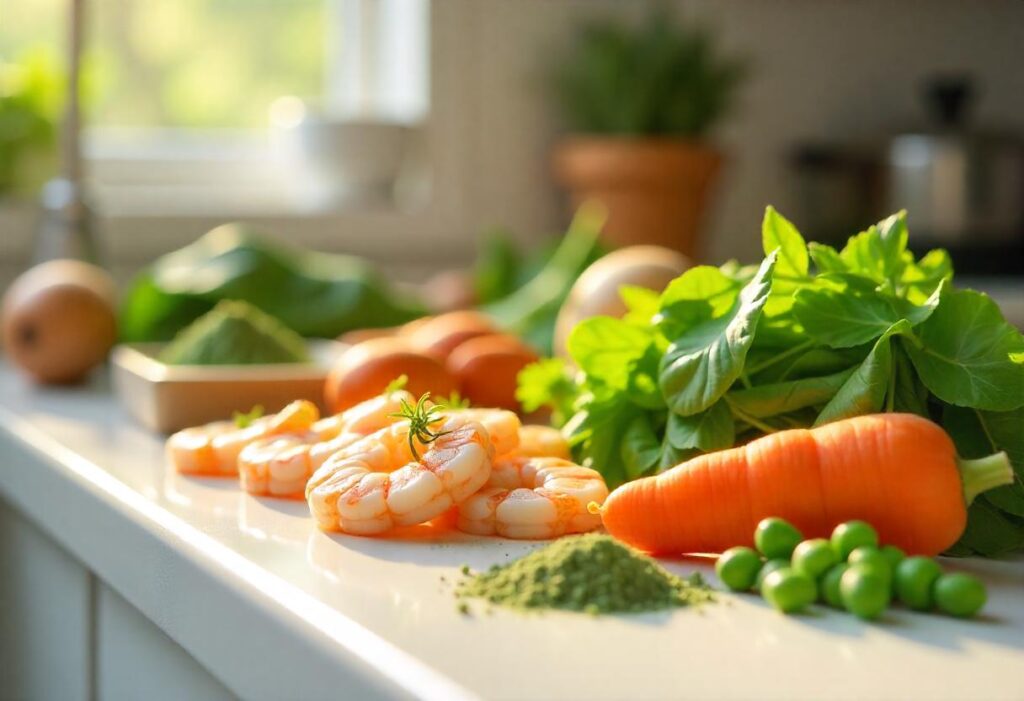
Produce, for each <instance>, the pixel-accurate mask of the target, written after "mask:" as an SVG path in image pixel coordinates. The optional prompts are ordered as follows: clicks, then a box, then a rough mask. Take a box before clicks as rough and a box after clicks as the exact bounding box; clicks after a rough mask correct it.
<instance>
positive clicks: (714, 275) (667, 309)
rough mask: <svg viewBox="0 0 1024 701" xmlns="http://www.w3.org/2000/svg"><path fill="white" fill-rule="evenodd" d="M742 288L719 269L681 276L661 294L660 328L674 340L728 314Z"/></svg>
mask: <svg viewBox="0 0 1024 701" xmlns="http://www.w3.org/2000/svg"><path fill="white" fill-rule="evenodd" d="M741 288H742V285H741V284H740V283H739V282H738V281H737V280H734V279H733V278H731V277H728V276H726V275H725V274H724V273H722V271H720V270H719V269H718V268H713V267H711V266H709V265H699V266H697V267H695V268H690V269H689V270H687V271H686V272H685V273H683V274H682V275H680V276H679V277H677V278H676V279H675V280H673V281H672V282H671V283H669V285H668V287H666V288H665V291H664V292H663V293H662V294H661V302H660V308H659V314H658V319H657V324H658V327H659V328H660V330H661V332H662V333H663V334H664V335H665V336H666V337H667V338H673V337H675V336H678V335H679V334H681V333H683V332H685V331H687V330H689V329H691V328H692V327H694V326H696V325H697V324H700V323H702V322H705V321H708V320H710V319H717V318H720V317H722V316H723V315H725V314H727V313H728V312H729V310H730V309H732V308H733V306H734V305H735V303H736V299H737V297H739V294H740V289H741Z"/></svg>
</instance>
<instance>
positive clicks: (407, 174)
mask: <svg viewBox="0 0 1024 701" xmlns="http://www.w3.org/2000/svg"><path fill="white" fill-rule="evenodd" d="M72 4H73V3H72V2H71V0H0V286H2V287H6V285H7V283H8V282H9V280H10V279H12V278H13V277H14V275H16V274H17V272H18V271H20V270H21V269H23V268H24V267H25V266H26V265H27V264H28V262H29V261H30V260H31V259H32V258H33V256H34V255H38V254H39V253H38V252H39V245H40V242H39V239H38V235H39V232H40V230H41V224H42V222H41V221H40V201H41V197H42V195H41V194H40V192H41V188H42V187H43V184H44V183H45V182H47V180H49V179H50V178H52V177H53V176H54V175H55V174H56V173H57V170H58V162H59V160H60V159H59V157H58V144H59V142H60V136H59V124H60V122H61V117H60V115H61V114H62V110H63V107H64V105H65V102H66V101H65V99H64V94H65V92H66V90H65V86H66V65H67V53H68V46H69V43H70V42H69V36H70V34H71V32H70V30H69V27H68V22H69V19H68V18H69V14H70V13H69V8H70V7H71V6H72ZM76 4H77V5H78V6H79V9H80V10H82V11H83V15H82V16H83V17H84V20H83V22H82V37H83V42H84V50H83V52H82V61H81V75H82V80H81V91H80V94H81V103H82V114H83V117H82V129H81V137H82V138H81V143H82V148H81V152H82V157H83V160H82V166H83V167H82V172H83V174H84V192H85V194H86V196H87V198H88V201H89V203H90V205H91V208H92V211H93V213H94V219H93V221H92V224H93V226H92V232H93V236H94V238H95V243H96V244H97V246H96V248H97V251H98V255H99V256H100V259H101V260H102V262H103V263H104V264H105V265H106V266H107V267H108V268H110V269H111V270H112V271H113V272H114V273H115V275H116V276H117V277H119V278H120V279H126V278H127V277H128V276H130V275H131V274H132V273H133V272H134V271H136V270H137V269H139V268H140V267H141V266H143V265H145V264H147V263H149V262H151V261H152V260H153V259H154V258H155V257H157V256H159V255H161V254H163V253H165V252H168V251H171V250H174V249H177V248H180V247H181V246H184V245H186V244H188V243H190V242H191V241H193V240H195V239H196V238H197V237H198V236H199V235H201V234H202V233H204V232H205V231H207V230H209V229H211V228H213V227H214V226H216V225H218V224H221V223H223V222H226V221H235V220H241V221H245V222H248V223H251V224H253V225H254V226H256V227H257V228H259V229H261V230H264V231H266V232H268V233H269V234H271V235H274V236H277V237H280V238H281V239H283V240H287V241H289V242H292V243H297V244H300V245H303V246H307V247H311V248H317V249H322V250H331V251H343V252H348V253H354V254H358V255H363V256H366V257H368V258H370V259H372V260H374V261H375V262H377V263H379V264H380V265H381V266H382V267H383V268H384V269H385V270H387V271H389V272H393V273H394V274H395V276H396V277H398V278H400V279H404V280H409V281H419V280H423V279H425V278H427V277H429V276H430V275H431V274H433V273H436V272H437V271H438V270H443V269H457V268H460V267H464V266H468V265H470V264H471V263H472V262H473V260H474V259H475V257H476V255H477V250H478V246H479V242H480V241H481V240H483V238H484V232H487V231H490V230H492V229H493V228H494V227H501V228H502V229H504V230H506V231H507V232H508V235H509V236H510V237H511V240H512V241H514V242H515V243H517V244H518V245H520V246H522V247H524V248H529V247H536V246H539V245H540V244H542V243H543V242H546V241H549V240H551V239H552V238H553V237H555V236H558V235H559V232H561V231H563V230H564V227H565V225H566V224H567V222H568V219H569V215H570V213H571V209H572V206H571V203H572V199H573V197H574V196H578V195H580V194H581V193H582V192H586V191H596V192H598V193H600V192H601V188H602V187H604V186H605V185H603V184H602V183H605V182H606V181H607V180H608V178H612V179H614V177H615V174H618V173H621V172H624V171H625V170H629V168H631V167H632V165H625V164H626V163H627V162H626V161H623V162H621V163H620V162H618V161H615V160H614V159H615V158H617V157H620V156H622V154H616V153H613V152H607V151H601V150H600V149H598V150H596V151H594V150H593V149H589V150H586V152H579V151H580V149H576V151H577V152H575V156H574V155H573V153H570V150H571V149H569V148H567V145H568V146H572V144H571V143H570V142H571V141H572V140H571V138H570V137H569V136H568V135H570V134H572V133H575V132H590V131H609V130H620V131H621V130H625V131H633V132H640V135H649V134H656V135H658V134H660V135H666V134H667V135H668V136H680V135H681V136H682V137H684V139H683V140H684V142H686V143H688V144H697V145H698V147H697V148H695V149H694V150H693V152H692V153H691V152H686V153H682V152H681V153H680V154H679V158H680V159H681V160H680V161H679V163H680V164H683V165H679V164H676V165H673V166H671V167H678V168H682V170H683V171H686V172H687V173H688V175H686V176H685V177H688V178H690V179H691V180H692V181H693V183H695V184H693V185H691V190H692V192H693V193H695V194H692V196H688V199H687V202H686V204H685V206H679V203H678V202H674V203H673V202H659V201H658V198H657V197H653V199H649V200H643V198H641V204H640V205H637V203H636V202H637V200H636V198H634V199H633V200H630V202H623V203H621V210H622V211H623V212H625V214H622V215H620V214H616V213H615V212H613V215H612V216H613V219H615V218H617V217H618V218H619V221H620V225H619V226H618V229H619V230H620V233H619V234H617V235H618V236H620V237H622V238H624V239H625V240H635V241H642V240H645V236H648V235H649V236H655V235H656V232H655V231H654V230H655V229H656V228H657V227H656V226H654V225H652V224H650V221H652V219H651V217H652V216H653V217H662V218H661V219H660V220H659V221H663V220H664V218H665V217H672V218H673V219H672V221H675V222H680V223H679V224H678V226H679V227H681V228H680V230H682V229H685V230H687V232H689V234H692V235H693V238H692V240H690V239H687V240H686V241H685V242H682V243H680V245H679V247H680V248H682V249H683V250H684V251H685V252H686V253H688V254H689V255H690V256H692V257H694V258H696V259H699V260H701V261H707V262H715V263H718V262H722V261H724V260H726V259H728V258H739V259H741V260H745V261H749V260H756V259H757V258H758V257H759V254H760V222H761V217H762V214H763V211H764V207H765V205H766V204H769V203H770V204H773V205H775V207H776V208H777V209H779V210H780V211H781V212H783V213H784V214H786V215H787V216H788V217H789V218H791V219H792V220H793V221H794V222H795V223H796V224H797V226H798V227H799V228H800V229H801V230H802V232H803V233H804V234H805V236H807V238H809V239H816V240H830V239H838V238H845V237H846V236H848V235H851V234H853V233H855V232H856V231H857V230H859V229H862V228H865V227H866V226H867V225H869V224H870V223H872V222H873V221H877V220H878V219H879V218H881V217H882V216H883V215H885V214H887V213H889V212H891V211H895V210H897V209H900V208H904V207H905V208H907V209H908V210H909V228H910V231H911V244H912V245H913V246H915V247H917V248H920V249H922V250H924V249H927V248H930V247H934V246H943V247H946V248H949V249H950V250H951V251H953V258H954V264H955V266H956V268H957V280H958V284H960V285H964V286H974V287H977V288H979V289H983V290H985V291H987V292H989V293H990V294H992V295H993V296H994V297H996V299H997V300H998V301H999V302H1000V304H1001V305H1002V306H1003V308H1004V312H1005V313H1006V315H1007V316H1008V317H1009V318H1010V319H1011V320H1013V321H1014V322H1015V323H1017V324H1018V325H1021V324H1024V71H1022V70H1020V67H1019V64H1020V63H1021V62H1022V61H1024V3H1022V2H1020V1H1019V0H977V1H973V2H963V1H962V0H898V1H893V0H863V1H861V2H847V1H841V0H780V1H778V2H771V3H768V2H760V1H758V0H713V1H712V0H675V1H674V2H671V3H664V2H662V3H652V2H641V1H639V0H636V1H631V2H624V1H621V0H620V1H617V2H610V1H602V0H432V1H428V0H89V1H88V2H85V3H82V2H78V3H76ZM652 13H653V16H654V17H655V18H656V19H655V20H654V21H653V23H652V20H651V17H652ZM657 13H662V14H657ZM595 22H598V23H600V24H599V26H598V27H597V28H593V27H594V23H595ZM586 27H592V29H591V30H590V34H589V35H588V34H586V33H585V32H586V31H587V30H586V29H585V28H586ZM659 27H660V28H665V27H669V28H672V27H678V28H679V29H678V31H680V32H686V33H690V34H687V35H686V36H688V37H689V38H688V39H685V37H684V40H679V39H678V37H677V36H676V35H675V34H672V33H669V34H665V33H664V32H663V33H662V34H661V35H659V34H658V31H659ZM673 31H675V30H673ZM602 32H603V33H602ZM587 37H589V39H588V38H587ZM659 41H660V42H663V44H661V46H663V48H664V47H667V48H665V50H666V51H667V52H668V54H669V55H673V54H671V49H672V48H673V42H676V41H682V42H683V44H685V46H684V48H686V47H687V46H688V47H689V49H688V50H692V51H697V52H698V53H697V55H696V58H694V57H693V56H692V55H691V56H690V59H685V58H681V57H680V56H675V58H674V59H672V58H665V57H664V56H662V57H661V58H660V59H659V58H658V57H657V56H653V57H652V56H647V57H646V58H644V57H641V58H636V55H635V53H634V54H630V53H629V51H630V47H631V46H632V47H634V48H635V47H636V46H640V47H643V46H654V45H656V44H657V42H659ZM686 41H688V42H689V44H686ZM630 42H632V44H631V43H630ZM694 46H697V47H698V48H696V49H694V48H693V47H694ZM617 51H618V52H620V53H619V54H616V52H617ZM700 52H704V53H700ZM641 53H642V52H641ZM684 53H685V52H684ZM617 55H618V56H620V57H621V56H632V58H631V59H629V60H621V61H618V62H616V60H615V57H616V56H617ZM702 57H703V58H702ZM634 59H635V60H634ZM1014 59H1018V60H1014ZM673 60H674V61H676V63H673ZM687 60H689V63H687ZM659 61H661V62H660V63H659ZM701 61H704V63H701ZM608 62H611V64H613V65H614V66H615V68H611V69H609V67H608ZM627 66H628V68H624V67H627ZM658 71H661V73H662V75H660V77H659V80H662V81H664V80H665V75H664V74H665V72H666V71H667V73H668V75H669V77H670V78H672V76H675V78H679V79H680V80H681V81H683V83H685V79H686V76H687V75H689V73H688V71H693V72H695V73H694V75H696V78H695V80H697V79H699V80H700V81H703V82H699V81H698V82H699V84H698V85H697V87H693V85H691V86H690V87H689V89H690V90H691V91H695V93H693V94H695V95H696V96H697V97H698V106H699V107H700V109H701V110H703V111H702V112H700V113H699V114H693V113H692V109H691V108H692V103H688V104H687V105H683V106H682V107H680V106H679V105H673V104H671V101H670V100H667V99H665V98H666V92H670V91H666V90H665V89H663V87H664V85H666V84H667V83H664V82H661V83H659V82H657V81H656V80H653V79H652V80H651V81H648V82H649V83H650V85H649V87H650V90H649V91H648V92H649V93H650V95H647V96H645V95H643V94H638V90H639V89H638V88H637V86H638V85H641V86H642V85H643V84H645V80H647V78H649V77H650V76H651V75H653V74H655V73H658ZM675 78H673V79H675ZM587 81H591V82H592V83H593V84H590V85H588V83H587ZM669 83H671V81H669ZM588 90H589V91H590V92H589V93H588V92H587V91H588ZM601 90H604V91H605V97H606V98H607V95H617V94H622V95H624V97H623V99H622V101H621V104H619V103H618V102H616V101H615V100H609V99H605V100H604V102H601V100H600V97H601V95H600V94H599V93H600V92H601ZM574 91H575V92H574ZM641 92H642V91H641ZM652 96H653V97H652ZM573 99H576V104H573V102H572V100H573ZM588 100H589V101H590V102H588ZM645 100H647V102H645ZM688 109H690V111H687V110H688ZM602 110H604V112H602ZM630 110H632V112H631V111H630ZM617 120H618V121H617ZM585 145H586V144H584V146H585ZM577 146H579V144H577ZM622 157H625V156H622ZM588 158H589V159H591V160H590V161H587V159H588ZM580 159H582V161H586V162H582V161H581V160H580ZM601 159H612V160H610V161H605V162H604V163H603V165H602V163H601V162H595V161H601ZM616 164H618V165H616ZM628 164H634V161H628ZM663 165H664V164H663ZM649 166H650V167H651V168H653V169H654V171H657V169H658V167H659V166H658V165H657V164H649ZM637 167H639V166H637ZM665 167H669V166H668V165H665ZM580 169H583V170H584V171H586V172H582V173H581V172H580ZM588 169H596V170H597V171H598V172H597V173H596V174H594V175H593V177H594V178H597V180H598V181H599V182H596V184H595V182H591V181H588V177H590V175H588V173H590V171H589V170H588ZM608 171H611V174H609V172H608ZM645 172H646V171H645ZM637 177H641V179H642V177H644V176H637ZM652 177H654V176H652ZM680 177H683V176H680ZM601 178H604V180H601ZM651 187H656V186H651ZM58 190H59V188H58ZM65 194H66V193H65ZM61 196H62V195H61V192H60V191H56V192H55V191H54V186H53V185H52V184H51V186H50V188H49V190H48V192H47V197H48V198H49V201H50V203H51V204H53V201H54V198H56V199H57V201H58V203H59V200H60V197H61ZM643 202H647V204H643ZM652 202H653V204H651V203H652ZM659 207H661V209H659ZM630 208H632V209H630ZM652 212H653V214H652ZM666 212H667V213H666ZM645 217H647V218H646V219H645ZM629 222H634V223H635V224H634V225H633V228H631V227H630V225H629ZM638 229H639V230H643V231H638ZM644 232H646V233H644ZM689 234H688V235H689Z"/></svg>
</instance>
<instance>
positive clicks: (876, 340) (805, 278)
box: [520, 208, 1024, 556]
mask: <svg viewBox="0 0 1024 701" xmlns="http://www.w3.org/2000/svg"><path fill="white" fill-rule="evenodd" d="M907 239H908V232H907V226H906V215H905V214H904V213H902V212H901V213H899V214H896V215H893V216H891V217H889V218H887V219H885V220H883V221H882V222H880V223H878V224H877V225H875V226H872V227H869V228H868V229H866V230H865V231H862V232H860V233H859V234H857V235H855V236H853V237H852V238H851V239H850V240H849V242H848V243H847V244H846V246H844V247H843V248H842V250H838V251H837V250H836V249H834V248H832V247H830V246H826V245H823V244H817V243H811V244H806V243H805V242H804V240H803V238H802V237H801V236H800V234H799V232H798V231H797V230H796V228H795V227H794V226H793V224H792V223H790V222H789V221H787V220H786V219H785V218H784V217H782V215H780V214H779V213H778V212H776V211H775V210H774V209H771V208H769V209H768V211H767V212H766V213H765V217H764V220H763V222H762V242H763V244H764V248H765V252H766V254H767V258H766V260H765V261H764V262H762V264H761V265H760V266H759V267H757V268H752V267H749V266H740V265H739V264H737V263H734V262H730V263H727V264H725V265H723V266H721V267H720V268H713V267H709V266H700V267H697V268H693V269H691V270H689V271H687V272H686V273H685V274H683V275H681V276H680V277H678V278H677V279H676V280H674V281H673V282H672V283H671V284H670V285H668V287H667V288H666V289H665V290H664V292H662V294H661V296H660V298H659V299H658V300H657V301H655V300H654V298H653V295H652V294H651V293H637V292H636V291H633V290H630V291H627V292H625V293H624V298H625V299H626V300H627V301H628V303H629V307H630V309H631V311H630V313H628V314H627V315H626V316H625V317H624V318H623V319H601V318H598V319H590V320H588V321H586V322H584V323H583V324H581V325H580V326H579V327H578V328H577V329H576V331H575V332H574V334H573V340H572V341H570V344H569V350H570V353H571V355H572V356H573V360H574V361H575V363H576V366H577V367H578V369H579V371H578V373H577V374H576V375H575V377H574V378H573V379H569V378H570V376H569V374H568V370H567V369H566V367H565V366H563V365H561V364H559V365H558V366H557V372H555V371H554V369H553V368H551V367H543V366H536V368H528V369H527V370H525V371H524V372H523V373H522V374H521V376H520V383H521V385H520V394H521V395H522V396H524V397H529V398H530V400H531V406H541V405H544V404H547V405H551V406H556V405H557V406H558V407H559V412H560V416H561V418H560V419H559V422H561V421H564V422H565V426H564V431H565V432H566V434H567V435H568V436H569V440H570V444H571V445H572V446H573V450H574V452H575V454H576V457H577V459H579V460H581V461H583V462H584V463H586V464H589V465H591V466H593V467H594V468H595V469H598V470H600V471H601V472H602V473H603V474H604V475H605V478H606V479H607V480H608V482H609V484H610V485H612V486H614V485H617V484H618V483H620V482H621V481H623V480H627V479H635V478H636V477H639V476H642V475H645V474H651V473H654V472H657V471H659V470H664V469H667V468H669V467H672V466H674V465H676V464H678V463H679V462H681V461H683V460H686V459H689V458H690V457H692V456H694V455H697V454H699V453H701V452H707V451H711V450H718V449H721V448H727V447H730V446H732V445H736V444H737V443H742V442H744V441H746V440H749V439H752V438H756V437H757V436H759V435H762V434H764V433H767V432H771V431H776V430H781V429H785V428H796V427H803V428H806V427H810V426H814V425H821V424H824V423H827V422H829V421H836V420H838V419H842V418H846V417H850V416H857V415H860V414H866V413H872V412H879V411H902V412H911V413H915V414H918V415H920V416H924V417H926V418H929V419H931V420H933V421H937V422H938V423H940V425H942V426H943V427H944V428H945V429H946V430H947V431H948V432H949V434H950V435H951V436H952V437H953V439H954V441H955V442H956V444H957V447H958V450H959V452H960V454H961V455H963V456H964V457H966V458H975V457H984V456H986V455H990V454H992V453H994V452H998V451H1000V450H1005V451H1006V452H1007V454H1008V455H1009V456H1010V460H1011V462H1012V463H1013V466H1014V470H1015V472H1016V475H1017V482H1016V483H1015V484H1013V485H1009V486H1006V487H1001V488H999V489H995V490H992V491H990V492H986V493H985V494H982V495H981V496H979V497H978V498H977V499H976V500H975V501H974V503H973V504H972V506H971V507H970V511H969V520H968V527H967V529H966V531H965V533H964V535H963V537H962V538H961V540H960V541H959V542H958V543H957V544H956V545H955V546H954V547H953V548H951V549H950V551H949V554H955V555H967V554H972V553H977V554H981V555H986V556H992V555H998V554H1001V553H1006V552H1011V551H1013V550H1017V549H1021V548H1024V337H1022V336H1021V334H1020V332H1019V331H1017V330H1016V329H1014V328H1013V327H1012V326H1010V325H1009V324H1007V323H1006V321H1005V320H1004V319H1003V317H1002V315H1001V314H1000V313H999V309H998V308H997V307H996V305H995V304H994V303H993V302H992V301H991V300H990V299H988V298H987V297H985V296H984V295H982V294H980V293H977V292H971V291H964V290H956V289H954V287H953V286H952V266H951V264H950V260H949V256H948V254H946V253H945V252H944V251H932V252H930V253H928V254H927V255H925V256H923V257H922V258H920V259H919V260H915V258H914V256H913V255H912V254H911V252H910V251H909V250H907ZM812 264H813V265H812ZM548 362H552V361H548ZM542 368H543V369H542Z"/></svg>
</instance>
